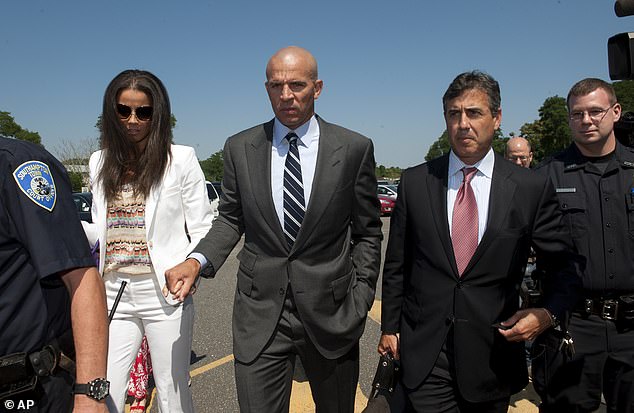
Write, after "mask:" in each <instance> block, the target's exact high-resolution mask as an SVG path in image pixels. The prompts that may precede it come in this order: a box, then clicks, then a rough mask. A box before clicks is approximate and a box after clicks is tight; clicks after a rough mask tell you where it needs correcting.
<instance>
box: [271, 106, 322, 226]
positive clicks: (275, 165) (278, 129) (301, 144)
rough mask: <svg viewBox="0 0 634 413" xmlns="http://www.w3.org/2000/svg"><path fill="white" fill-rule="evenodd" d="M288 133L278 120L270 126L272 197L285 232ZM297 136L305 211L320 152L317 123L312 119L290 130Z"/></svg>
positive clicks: (313, 117) (314, 118) (288, 130)
mask: <svg viewBox="0 0 634 413" xmlns="http://www.w3.org/2000/svg"><path fill="white" fill-rule="evenodd" d="M290 131H291V129H289V128H287V127H286V126H284V125H283V124H282V123H281V122H280V121H279V120H278V119H277V118H275V123H274V124H273V145H272V148H271V195H272V196H273V204H274V205H275V212H276V213H277V217H278V219H279V220H280V225H281V226H282V228H284V164H285V162H286V154H287V153H288V149H289V144H288V141H287V140H286V139H284V138H285V137H286V135H287V134H288V133H289V132H290ZM293 132H295V133H296V134H297V137H298V139H297V149H298V150H299V160H300V163H301V164H302V183H303V184H304V200H305V202H306V205H305V206H306V207H308V202H309V200H310V194H311V192H312V187H313V178H314V176H315V167H316V165H317V151H318V149H319V123H318V122H317V118H316V117H315V115H313V116H311V118H310V119H309V120H308V122H306V123H304V124H303V125H302V126H300V127H299V128H297V129H295V130H293Z"/></svg>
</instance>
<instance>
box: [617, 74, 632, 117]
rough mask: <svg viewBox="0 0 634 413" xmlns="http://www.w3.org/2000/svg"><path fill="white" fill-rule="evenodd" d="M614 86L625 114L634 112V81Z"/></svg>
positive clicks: (625, 81) (626, 81) (624, 81)
mask: <svg viewBox="0 0 634 413" xmlns="http://www.w3.org/2000/svg"><path fill="white" fill-rule="evenodd" d="M612 86H613V87H614V92H615V93H616V100H617V101H618V102H619V103H620V104H621V107H622V108H623V112H634V80H623V81H621V82H614V83H613V84H612Z"/></svg>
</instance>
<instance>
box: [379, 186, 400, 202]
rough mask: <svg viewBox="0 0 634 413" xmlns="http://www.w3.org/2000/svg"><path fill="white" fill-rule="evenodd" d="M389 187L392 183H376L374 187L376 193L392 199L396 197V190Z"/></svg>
mask: <svg viewBox="0 0 634 413" xmlns="http://www.w3.org/2000/svg"><path fill="white" fill-rule="evenodd" d="M391 187H392V185H378V186H377V187H376V193H377V195H385V196H389V197H390V198H392V199H396V190H395V189H392V188H391Z"/></svg>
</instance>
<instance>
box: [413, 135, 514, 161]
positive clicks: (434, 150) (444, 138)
mask: <svg viewBox="0 0 634 413" xmlns="http://www.w3.org/2000/svg"><path fill="white" fill-rule="evenodd" d="M507 140H508V138H505V137H504V136H503V134H502V130H501V129H498V130H496V131H495V135H493V141H492V142H491V146H492V147H493V151H495V152H497V153H499V154H501V155H503V154H504V147H505V146H506V141H507ZM450 150H451V145H450V144H449V135H448V134H447V131H446V130H445V131H444V132H443V133H442V135H440V137H439V138H438V139H436V142H434V143H433V144H432V145H431V146H430V148H429V151H427V155H425V161H431V160H432V159H435V158H438V157H439V156H442V155H444V154H447V153H449V151H450Z"/></svg>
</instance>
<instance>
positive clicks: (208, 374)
mask: <svg viewBox="0 0 634 413" xmlns="http://www.w3.org/2000/svg"><path fill="white" fill-rule="evenodd" d="M382 220H383V233H384V238H385V239H384V241H383V254H385V248H386V246H387V234H388V230H389V222H390V219H389V217H384V218H382ZM241 245H242V243H239V244H238V246H237V247H236V248H235V249H234V251H233V252H232V253H231V255H230V256H229V258H228V259H227V262H226V263H225V264H224V265H223V267H222V268H221V269H220V271H219V273H218V275H217V276H216V278H215V279H212V280H203V281H202V283H201V286H200V288H199V289H198V291H197V293H196V295H195V298H194V299H195V304H196V323H195V327H194V341H193V349H192V364H191V376H192V391H193V395H194V406H195V409H196V411H197V412H200V413H217V412H238V403H237V399H236V392H235V384H234V376H233V355H232V348H231V347H232V344H231V317H232V306H233V296H234V290H235V284H236V271H237V267H238V261H237V259H236V254H237V252H238V251H239V250H240V248H241ZM380 284H381V283H380V279H379V283H378V286H377V293H376V298H377V300H376V301H375V305H374V306H373V308H372V310H371V312H370V316H369V317H368V320H367V322H366V329H365V332H364V334H363V337H362V338H361V342H360V379H359V387H358V389H357V400H356V411H357V412H360V411H361V410H363V408H364V407H365V405H366V403H367V395H368V394H369V390H370V386H371V382H372V379H373V377H374V372H375V369H376V365H377V362H378V354H377V352H376V346H377V343H378V339H379V336H380V325H379V322H380V301H379V300H380V297H381V286H380ZM296 376H297V378H298V381H295V382H294V385H293V393H292V396H291V413H308V412H314V411H315V406H314V404H313V403H312V399H311V396H310V389H309V386H308V383H306V382H302V378H301V374H297V375H296ZM538 402H539V399H538V397H537V395H536V394H535V393H534V391H533V390H532V387H531V386H530V385H529V387H528V388H526V389H525V390H524V391H522V392H520V393H519V394H517V395H515V397H513V398H512V400H511V406H510V408H509V412H512V413H536V412H537V411H538V408H537V404H538ZM150 411H151V412H157V411H158V409H157V407H156V405H155V403H152V402H151V403H150ZM600 411H604V410H600Z"/></svg>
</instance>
